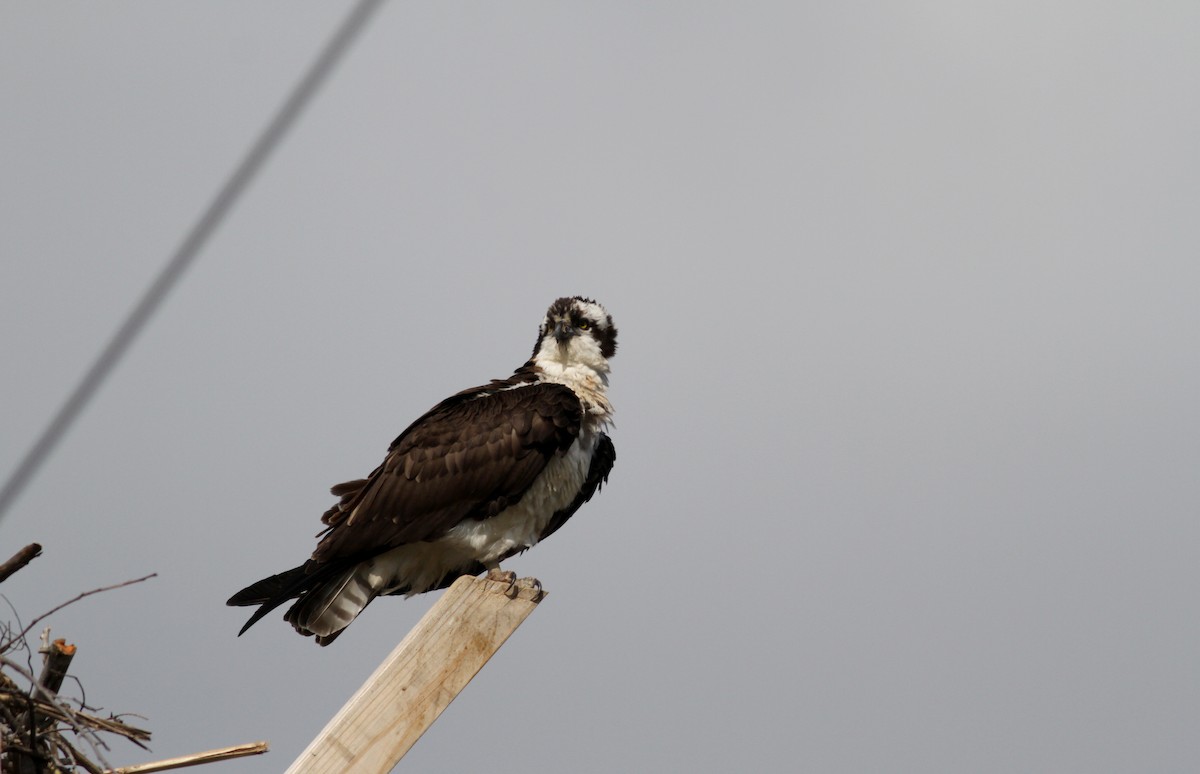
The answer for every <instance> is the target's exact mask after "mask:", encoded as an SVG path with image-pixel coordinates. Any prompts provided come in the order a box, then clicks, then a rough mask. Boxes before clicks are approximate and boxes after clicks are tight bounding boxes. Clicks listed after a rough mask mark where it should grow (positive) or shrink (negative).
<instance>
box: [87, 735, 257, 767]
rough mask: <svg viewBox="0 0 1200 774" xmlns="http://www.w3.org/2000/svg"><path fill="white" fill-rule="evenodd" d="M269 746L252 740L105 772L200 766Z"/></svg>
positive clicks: (255, 752) (248, 753)
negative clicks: (246, 742)
mask: <svg viewBox="0 0 1200 774" xmlns="http://www.w3.org/2000/svg"><path fill="white" fill-rule="evenodd" d="M268 749H269V748H268V746H267V743H266V742H251V743H249V744H239V745H234V746H233V747H222V748H221V749H219V750H209V751H208V752H202V753H195V754H193V755H182V756H180V757H178V758H170V759H168V760H165V761H155V762H154V763H139V764H137V765H135V766H122V767H121V768H119V769H109V770H108V771H106V772H105V773H104V774H150V772H154V771H168V770H170V769H182V768H184V767H185V766H199V765H201V764H203V763H216V762H217V761H227V760H230V759H232V758H242V757H245V756H247V755H262V754H263V753H265V752H267V750H268Z"/></svg>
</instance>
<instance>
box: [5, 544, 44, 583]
mask: <svg viewBox="0 0 1200 774" xmlns="http://www.w3.org/2000/svg"><path fill="white" fill-rule="evenodd" d="M41 555H42V547H41V546H40V545H38V544H37V543H30V544H29V545H27V546H25V547H24V548H22V549H21V550H20V551H18V552H16V553H15V554H13V556H12V558H11V559H9V560H8V561H7V562H5V563H4V564H0V583H3V582H4V581H6V580H8V576H10V575H12V574H13V573H14V572H16V571H17V570H19V569H21V568H22V567H24V566H25V565H27V564H29V563H30V562H31V561H33V560H34V559H35V558H36V557H39V556H41Z"/></svg>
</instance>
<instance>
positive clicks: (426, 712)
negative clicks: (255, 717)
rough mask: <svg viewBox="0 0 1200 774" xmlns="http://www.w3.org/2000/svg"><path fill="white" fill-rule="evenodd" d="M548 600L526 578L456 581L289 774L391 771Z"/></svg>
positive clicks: (291, 768) (305, 752) (326, 727)
mask: <svg viewBox="0 0 1200 774" xmlns="http://www.w3.org/2000/svg"><path fill="white" fill-rule="evenodd" d="M506 590H507V591H508V593H507V594H506V593H505V592H506ZM544 596H545V594H544V593H543V592H541V591H540V588H539V587H533V586H531V585H530V584H529V583H528V582H523V581H518V585H517V586H515V587H511V588H510V587H509V586H508V585H507V584H504V583H498V582H495V581H489V580H486V579H484V578H473V577H469V576H466V577H462V578H459V579H458V580H456V581H455V582H454V584H453V585H452V586H450V588H448V589H446V592H445V594H443V595H442V598H441V599H439V600H438V602H437V604H435V605H434V606H433V607H432V608H430V609H429V612H428V613H426V614H425V616H424V617H423V618H422V619H421V620H420V621H418V622H417V625H416V626H414V627H413V629H412V631H410V632H409V633H408V635H407V636H406V637H405V638H404V639H403V640H402V641H401V642H400V644H399V645H397V646H396V649H395V650H393V651H392V653H391V655H389V656H388V657H387V658H386V659H384V661H383V663H382V664H380V665H379V668H378V669H376V670H375V673H374V674H373V675H371V676H370V677H369V678H368V679H367V681H366V682H365V683H363V685H362V687H361V688H359V689H358V692H357V693H355V694H354V696H352V697H351V698H350V700H349V701H348V702H346V704H345V706H343V707H342V709H341V710H340V711H339V712H338V713H337V714H336V715H334V716H333V719H332V720H330V721H329V724H328V725H326V726H325V729H324V730H323V731H322V732H321V733H320V734H319V735H318V736H317V738H316V739H314V740H313V741H312V743H311V744H310V745H309V746H308V749H306V750H305V751H304V752H302V753H301V754H300V757H298V758H296V760H295V762H293V763H292V765H291V767H290V768H288V770H287V774H344V772H347V771H354V772H355V774H387V772H389V771H391V770H392V768H393V767H394V766H395V765H396V763H397V762H398V761H399V760H400V759H401V758H402V757H404V754H405V753H407V752H408V750H409V748H411V747H412V746H413V744H415V743H416V741H417V739H419V738H420V737H421V734H423V733H425V729H427V728H429V726H431V725H433V722H434V721H435V720H437V718H438V716H439V715H441V714H442V711H443V710H445V709H446V707H447V706H449V704H450V702H452V701H453V700H454V697H456V696H457V695H458V694H459V692H460V691H462V689H463V688H465V687H466V685H467V683H469V682H470V681H471V678H472V677H474V676H475V675H476V673H478V672H479V670H480V669H482V668H483V665H484V664H486V663H487V662H488V659H490V658H491V657H492V655H493V654H495V652H496V651H497V650H499V649H500V646H501V645H503V644H504V641H505V640H507V639H508V637H509V635H511V634H512V633H513V632H514V631H516V629H517V627H518V626H520V625H521V623H522V622H523V621H524V620H525V619H526V618H527V617H529V614H530V613H532V612H533V611H534V609H535V608H536V607H537V605H538V602H540V601H541V599H542V598H544Z"/></svg>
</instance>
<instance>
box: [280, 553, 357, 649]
mask: <svg viewBox="0 0 1200 774" xmlns="http://www.w3.org/2000/svg"><path fill="white" fill-rule="evenodd" d="M370 570H371V567H370V565H369V564H362V565H358V566H355V567H350V568H349V569H346V570H343V571H342V572H341V573H338V574H337V575H334V576H333V577H331V578H329V579H328V580H326V581H325V582H323V583H322V584H321V585H319V586H315V587H313V588H311V589H309V591H308V592H307V593H306V594H304V596H302V597H301V598H300V599H299V600H297V601H296V604H294V605H292V606H291V607H290V608H288V611H287V614H286V615H284V619H285V620H286V621H288V623H290V624H292V626H294V627H296V630H297V631H299V632H300V633H302V634H315V635H316V636H317V642H319V643H321V644H322V645H326V644H328V643H329V642H331V641H332V638H333V637H334V636H336V635H337V633H339V632H341V631H342V630H343V629H345V628H346V627H347V626H349V625H350V622H351V621H353V620H354V619H355V618H356V617H357V616H358V614H359V613H361V612H362V611H363V609H364V608H365V607H366V606H367V605H369V604H370V603H371V600H372V599H374V598H375V597H376V595H377V594H378V593H379V591H378V590H377V589H375V588H374V587H373V586H372V584H371V580H370V577H369V576H370Z"/></svg>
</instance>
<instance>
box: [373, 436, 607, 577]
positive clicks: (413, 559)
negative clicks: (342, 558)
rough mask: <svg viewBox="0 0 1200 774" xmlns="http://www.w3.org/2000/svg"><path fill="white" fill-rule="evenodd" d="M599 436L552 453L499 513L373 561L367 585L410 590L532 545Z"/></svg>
mask: <svg viewBox="0 0 1200 774" xmlns="http://www.w3.org/2000/svg"><path fill="white" fill-rule="evenodd" d="M596 439H597V436H596V434H595V433H592V432H584V433H582V434H581V435H580V436H579V438H577V439H576V440H575V442H574V443H573V444H571V447H570V448H569V449H567V451H566V452H565V453H563V454H558V455H555V456H554V457H552V458H551V459H550V461H549V462H548V463H547V464H546V468H545V470H543V471H542V474H541V475H540V476H538V477H537V479H535V480H534V482H533V484H532V486H530V487H529V489H528V490H527V491H526V492H525V494H524V495H522V497H521V500H520V501H519V502H518V503H517V504H515V505H511V506H509V507H508V508H506V509H505V510H504V511H503V512H501V513H500V514H498V515H496V516H493V517H492V518H490V519H483V520H481V521H475V520H471V519H469V520H467V521H464V522H462V523H461V524H458V525H456V526H454V527H452V528H451V529H450V531H449V532H447V533H446V534H445V535H444V536H442V537H440V538H438V539H437V540H435V541H433V542H430V543H413V544H410V545H406V546H401V547H399V548H395V549H393V550H391V551H388V552H387V553H385V554H381V555H380V556H377V557H375V558H374V559H373V560H371V569H370V585H371V586H372V587H373V588H374V589H376V590H377V592H376V593H384V594H386V593H388V592H389V591H390V590H391V589H394V588H400V587H404V586H409V587H410V588H411V591H410V592H409V593H411V594H419V593H421V592H423V591H427V590H428V589H430V588H432V587H433V586H434V585H435V584H437V583H438V582H439V581H440V580H441V579H442V578H444V577H445V576H446V575H447V574H448V573H450V572H456V571H458V570H459V568H462V567H465V566H468V565H470V564H471V563H472V562H480V563H481V564H483V565H485V566H491V565H495V564H496V563H497V562H499V560H500V558H501V557H503V556H504V555H506V554H509V553H512V552H513V551H523V550H525V549H526V548H531V547H532V546H534V545H535V544H536V543H537V541H538V538H539V537H540V536H541V534H542V532H543V531H544V530H545V529H546V525H547V524H549V523H550V518H551V517H552V516H553V515H554V514H555V513H556V512H557V511H560V510H562V509H563V508H566V507H567V506H568V505H570V504H571V503H572V502H573V501H574V500H575V496H576V495H577V494H578V493H579V489H580V487H582V486H583V482H584V479H585V478H586V477H587V473H588V468H589V466H590V465H591V461H592V452H593V451H595V448H596Z"/></svg>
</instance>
